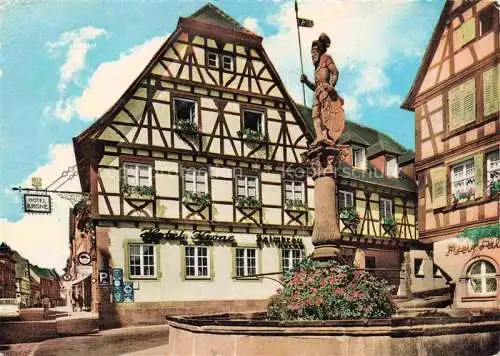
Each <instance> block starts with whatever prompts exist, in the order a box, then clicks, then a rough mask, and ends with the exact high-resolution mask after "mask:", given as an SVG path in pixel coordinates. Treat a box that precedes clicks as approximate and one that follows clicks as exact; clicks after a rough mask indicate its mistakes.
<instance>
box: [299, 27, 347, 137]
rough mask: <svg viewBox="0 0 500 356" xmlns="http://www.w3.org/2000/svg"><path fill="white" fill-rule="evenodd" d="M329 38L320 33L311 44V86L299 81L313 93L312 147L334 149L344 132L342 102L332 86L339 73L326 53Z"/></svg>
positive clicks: (304, 78) (305, 78)
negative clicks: (329, 147) (321, 146)
mask: <svg viewBox="0 0 500 356" xmlns="http://www.w3.org/2000/svg"><path fill="white" fill-rule="evenodd" d="M330 43H331V42H330V38H329V37H328V36H327V35H326V34H324V33H322V34H321V35H320V36H319V38H318V39H317V40H315V41H313V43H312V46H311V56H312V62H313V64H314V68H315V71H314V83H312V82H310V81H309V79H308V78H307V76H306V75H305V74H302V75H301V77H300V81H301V82H302V83H304V84H306V85H307V87H309V89H311V90H314V99H313V106H312V121H313V124H314V131H315V132H316V140H315V141H314V142H313V143H312V144H311V146H312V147H315V146H317V145H318V144H319V143H324V144H326V145H327V146H334V145H335V143H336V142H337V140H338V139H339V137H340V135H341V134H342V131H343V130H344V125H345V119H344V109H343V108H342V105H343V104H344V99H342V98H341V97H340V96H339V95H338V93H337V91H336V90H335V84H336V83H337V80H338V77H339V71H338V69H337V67H336V65H335V62H334V61H333V59H332V57H330V55H328V54H327V53H326V50H327V49H328V47H329V46H330Z"/></svg>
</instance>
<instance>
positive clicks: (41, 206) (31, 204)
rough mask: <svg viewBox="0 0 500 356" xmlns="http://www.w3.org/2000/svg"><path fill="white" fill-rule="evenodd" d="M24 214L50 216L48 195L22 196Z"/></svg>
mask: <svg viewBox="0 0 500 356" xmlns="http://www.w3.org/2000/svg"><path fill="white" fill-rule="evenodd" d="M24 212H25V213H37V214H50V213H51V212H52V203H51V201H50V195H38V194H24Z"/></svg>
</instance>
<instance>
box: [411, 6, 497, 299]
mask: <svg viewBox="0 0 500 356" xmlns="http://www.w3.org/2000/svg"><path fill="white" fill-rule="evenodd" d="M499 27H500V25H499V5H498V1H497V2H495V1H490V0H481V1H461V0H457V1H447V2H446V3H445V6H444V8H443V11H442V13H441V17H440V18H439V21H438V23H437V25H436V28H435V30H434V33H433V35H432V38H431V40H430V43H429V45H428V47H427V50H426V52H425V55H424V58H423V60H422V64H421V66H420V69H419V71H418V73H417V76H416V78H415V81H414V83H413V86H412V88H411V90H410V92H409V94H408V97H407V98H406V100H405V102H404V103H403V107H404V108H406V109H408V110H412V111H415V124H416V154H415V155H416V162H415V175H416V177H417V181H418V189H419V190H418V227H419V234H420V240H421V242H422V243H424V244H426V245H427V246H429V248H431V249H432V256H433V260H434V264H432V262H429V263H430V265H429V266H426V263H427V262H424V263H423V264H422V263H420V264H419V266H421V267H422V266H423V268H424V270H427V271H429V273H433V274H436V275H440V276H444V277H446V278H447V279H448V283H449V284H450V285H451V286H453V287H454V290H455V293H454V305H455V306H456V307H460V308H500V224H499V218H500V205H499V191H500V178H499V177H500V152H499V151H500V148H499V143H500V119H499V108H500V104H499V95H500V94H499V92H500V77H499V75H500V74H499V72H500V64H499V63H500V40H499V33H500V31H499ZM460 236H462V238H460Z"/></svg>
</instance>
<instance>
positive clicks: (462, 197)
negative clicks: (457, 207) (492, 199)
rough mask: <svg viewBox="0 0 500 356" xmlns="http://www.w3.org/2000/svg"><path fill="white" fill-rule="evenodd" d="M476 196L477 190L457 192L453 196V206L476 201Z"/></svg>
mask: <svg viewBox="0 0 500 356" xmlns="http://www.w3.org/2000/svg"><path fill="white" fill-rule="evenodd" d="M475 195H476V190H475V189H474V188H473V187H470V188H469V190H465V191H461V192H457V193H455V194H453V204H457V203H462V202H465V201H469V200H471V199H474V197H475Z"/></svg>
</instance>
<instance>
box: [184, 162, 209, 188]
mask: <svg viewBox="0 0 500 356" xmlns="http://www.w3.org/2000/svg"><path fill="white" fill-rule="evenodd" d="M207 178H208V174H207V170H206V169H202V168H198V169H196V168H189V169H186V170H185V171H184V192H186V193H194V194H205V193H207V191H208V190H207Z"/></svg>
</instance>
